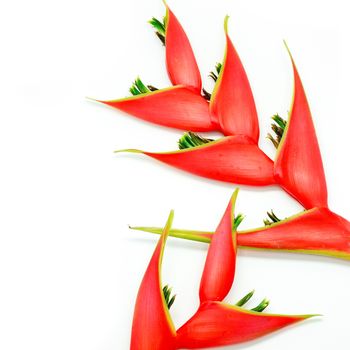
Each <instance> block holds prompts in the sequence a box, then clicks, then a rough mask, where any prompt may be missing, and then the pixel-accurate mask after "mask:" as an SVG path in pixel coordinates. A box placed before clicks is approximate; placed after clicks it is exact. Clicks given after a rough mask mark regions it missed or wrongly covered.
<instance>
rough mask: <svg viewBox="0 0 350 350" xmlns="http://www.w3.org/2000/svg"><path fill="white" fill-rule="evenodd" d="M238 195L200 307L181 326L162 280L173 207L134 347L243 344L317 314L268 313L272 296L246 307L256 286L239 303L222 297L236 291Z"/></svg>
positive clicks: (217, 243) (159, 349)
mask: <svg viewBox="0 0 350 350" xmlns="http://www.w3.org/2000/svg"><path fill="white" fill-rule="evenodd" d="M236 198H237V190H236V191H235V192H234V194H233V196H232V197H231V200H230V202H229V204H228V206H227V209H226V211H225V213H224V215H223V217H222V219H221V222H220V224H219V225H218V227H217V229H216V231H215V233H214V234H213V235H212V239H211V243H210V246H209V250H208V254H207V259H206V262H205V266H204V270H203V274H202V279H201V284H200V290H199V296H200V306H199V309H198V310H197V312H196V313H195V314H194V315H193V316H192V317H191V318H190V320H188V321H187V322H186V323H185V324H184V325H183V326H181V327H180V328H179V329H178V330H177V331H176V332H175V331H174V328H173V324H172V321H171V319H170V316H169V313H168V309H167V305H169V302H168V301H169V294H170V291H169V288H168V287H167V286H166V287H164V289H163V290H162V288H161V283H160V280H161V278H160V268H161V261H162V255H163V250H164V245H165V241H166V238H167V235H168V233H169V230H170V226H171V222H172V218H173V213H171V214H170V216H169V219H168V222H167V224H166V226H165V228H164V229H163V231H162V235H161V238H160V240H159V242H158V245H157V247H156V250H155V252H154V254H153V257H152V259H151V261H150V263H149V266H148V269H147V271H146V273H145V276H144V278H143V281H142V283H141V287H140V290H139V293H138V296H137V301H136V306H135V313H134V321H133V329H132V339H131V350H134V349H139V350H151V349H152V350H168V349H169V350H174V349H196V348H206V347H212V346H219V345H229V344H237V343H241V342H245V341H249V340H253V339H256V338H259V337H261V336H264V335H266V334H269V333H271V332H274V331H276V330H279V329H281V328H283V327H286V326H288V325H291V324H293V323H296V322H299V321H303V320H305V319H307V318H310V317H312V316H315V315H295V316H287V315H272V314H262V311H264V309H265V308H266V307H267V306H268V304H269V302H268V301H267V300H266V299H264V300H263V301H262V302H261V303H260V304H259V305H258V306H256V307H255V308H253V309H251V310H246V309H243V306H244V305H245V304H246V303H247V302H248V300H249V299H250V298H251V297H252V295H253V293H254V291H252V292H250V293H248V294H247V295H245V296H244V297H243V298H242V299H241V300H239V301H238V302H237V303H236V305H228V304H226V303H223V302H221V301H222V299H224V298H225V296H226V295H227V293H228V292H229V291H230V289H231V286H232V283H233V280H234V275H235V267H236V227H237V225H238V224H239V223H240V221H241V220H242V217H240V216H239V215H238V216H237V217H236V218H235V217H234V206H235V201H236Z"/></svg>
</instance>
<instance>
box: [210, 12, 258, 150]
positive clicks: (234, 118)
mask: <svg viewBox="0 0 350 350" xmlns="http://www.w3.org/2000/svg"><path fill="white" fill-rule="evenodd" d="M227 22H228V16H226V18H225V24H224V28H225V35H226V52H225V57H224V61H223V63H222V67H221V69H220V74H219V77H218V79H217V82H216V84H215V88H214V92H213V94H212V96H211V100H210V112H211V115H212V117H213V118H214V120H215V121H216V122H218V123H219V125H220V126H221V130H222V132H223V133H224V134H225V135H246V136H248V137H250V138H251V139H252V141H254V142H255V143H257V142H258V140H259V122H258V115H257V112H256V107H255V102H254V97H253V94H252V91H251V88H250V84H249V81H248V78H247V74H246V72H245V70H244V67H243V65H242V62H241V60H240V58H239V56H238V54H237V52H236V50H235V48H234V46H233V44H232V41H231V39H230V38H229V36H228V31H227Z"/></svg>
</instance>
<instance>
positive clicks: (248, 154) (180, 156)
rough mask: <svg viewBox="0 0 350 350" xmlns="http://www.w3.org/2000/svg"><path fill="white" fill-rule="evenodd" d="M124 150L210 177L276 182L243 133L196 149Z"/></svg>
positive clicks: (267, 162)
mask: <svg viewBox="0 0 350 350" xmlns="http://www.w3.org/2000/svg"><path fill="white" fill-rule="evenodd" d="M123 151H128V152H135V153H143V154H145V155H147V156H149V157H152V158H154V159H157V160H159V161H161V162H163V163H166V164H168V165H172V166H174V167H176V168H179V169H182V170H185V171H188V172H190V173H192V174H196V175H199V176H203V177H206V178H209V179H213V180H219V181H225V182H231V183H236V184H243V185H252V186H266V185H272V184H274V183H275V180H274V177H273V162H272V161H271V159H270V158H268V157H267V156H266V155H265V153H263V152H262V151H261V150H260V149H259V148H258V146H257V145H256V144H255V143H254V142H252V141H251V140H250V139H248V138H246V137H244V136H228V137H224V138H222V139H220V140H218V141H214V142H210V143H207V144H205V145H202V146H197V147H195V148H190V149H185V150H180V151H175V152H168V153H152V152H144V151H139V150H123ZM123 151H121V152H123Z"/></svg>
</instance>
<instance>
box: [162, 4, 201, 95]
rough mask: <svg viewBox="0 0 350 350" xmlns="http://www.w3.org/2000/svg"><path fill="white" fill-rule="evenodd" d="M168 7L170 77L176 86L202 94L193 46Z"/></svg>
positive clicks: (168, 67) (168, 63)
mask: <svg viewBox="0 0 350 350" xmlns="http://www.w3.org/2000/svg"><path fill="white" fill-rule="evenodd" d="M166 7H167V15H166V31H165V48H166V65H167V70H168V75H169V78H170V80H171V82H172V83H173V84H174V85H185V86H187V87H189V88H191V89H193V90H194V91H195V92H197V93H198V94H200V93H201V89H202V79H201V75H200V72H199V69H198V65H197V62H196V58H195V56H194V53H193V50H192V47H191V44H190V42H189V40H188V38H187V35H186V33H185V31H184V30H183V28H182V26H181V24H180V22H179V21H178V19H177V18H176V17H175V15H174V13H173V12H172V11H171V10H170V9H169V7H168V6H167V5H166Z"/></svg>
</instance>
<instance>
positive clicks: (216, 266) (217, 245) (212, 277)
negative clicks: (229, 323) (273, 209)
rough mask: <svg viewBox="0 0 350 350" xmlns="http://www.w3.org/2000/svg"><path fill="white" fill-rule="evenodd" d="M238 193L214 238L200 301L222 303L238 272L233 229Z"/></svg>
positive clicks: (231, 201)
mask: <svg viewBox="0 0 350 350" xmlns="http://www.w3.org/2000/svg"><path fill="white" fill-rule="evenodd" d="M236 197H237V191H236V192H235V193H234V195H233V196H232V198H231V200H230V202H229V204H228V206H227V209H226V211H225V214H224V216H223V217H222V219H221V222H220V224H219V226H218V227H217V229H216V231H215V234H214V235H213V237H212V240H211V243H210V246H209V250H208V254H207V259H206V261H205V265H204V270H203V274H202V279H201V284H200V287H199V299H200V301H201V303H203V302H205V301H210V300H211V301H221V300H223V299H224V298H225V297H226V295H227V293H228V292H229V291H230V289H231V286H232V283H233V279H234V277H235V271H236V231H235V230H234V229H233V227H232V225H233V224H232V223H233V220H234V215H233V212H234V205H235V202H236Z"/></svg>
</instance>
